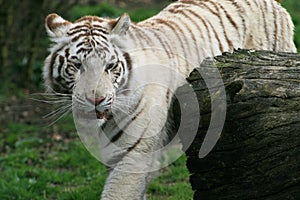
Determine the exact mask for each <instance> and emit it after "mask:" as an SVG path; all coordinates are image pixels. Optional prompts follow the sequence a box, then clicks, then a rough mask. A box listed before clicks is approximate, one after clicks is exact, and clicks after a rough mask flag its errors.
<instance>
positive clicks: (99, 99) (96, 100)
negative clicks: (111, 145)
mask: <svg viewBox="0 0 300 200" xmlns="http://www.w3.org/2000/svg"><path fill="white" fill-rule="evenodd" d="M87 100H88V101H89V102H90V103H92V104H94V105H95V106H98V105H99V104H100V103H102V102H103V101H104V100H105V97H102V96H101V97H96V98H89V97H87Z"/></svg>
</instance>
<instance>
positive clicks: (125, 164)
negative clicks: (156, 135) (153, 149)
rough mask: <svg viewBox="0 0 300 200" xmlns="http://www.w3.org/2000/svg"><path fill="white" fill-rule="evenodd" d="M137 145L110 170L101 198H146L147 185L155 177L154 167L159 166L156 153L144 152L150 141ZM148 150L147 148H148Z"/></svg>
mask: <svg viewBox="0 0 300 200" xmlns="http://www.w3.org/2000/svg"><path fill="white" fill-rule="evenodd" d="M143 140H147V139H141V141H140V144H137V145H136V146H135V149H132V150H131V151H130V152H129V153H128V154H127V155H126V156H124V157H123V158H122V160H121V161H119V162H118V163H117V165H116V166H115V167H114V168H113V169H112V170H111V171H110V173H109V175H108V177H107V180H106V183H105V186H104V189H103V192H102V196H101V200H124V199H130V200H143V199H146V194H145V193H146V189H147V185H148V184H149V183H150V182H151V179H152V178H153V177H154V176H153V174H155V173H156V172H153V171H152V170H153V169H157V168H158V165H159V163H158V161H157V159H156V156H155V154H152V153H147V152H143V150H145V146H143V145H146V144H147V142H148V143H149V141H143ZM146 151H147V150H146Z"/></svg>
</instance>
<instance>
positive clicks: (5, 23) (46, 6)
mask: <svg viewBox="0 0 300 200" xmlns="http://www.w3.org/2000/svg"><path fill="white" fill-rule="evenodd" d="M170 2H171V0H160V1H159V0H150V1H147V0H128V1H116V0H105V1H100V0H99V1H97V0H63V1H58V0H54V1H53V0H39V1H32V0H23V1H20V0H0V9H1V10H0V54H1V55H0V81H1V82H0V83H1V84H0V99H1V97H2V98H5V96H10V94H13V95H16V94H20V93H21V94H22V93H24V92H25V93H31V92H33V91H37V90H43V86H42V80H41V68H42V66H43V61H44V59H45V57H46V55H47V48H48V46H49V40H48V38H47V35H46V32H45V28H44V19H45V17H46V16H47V15H48V14H49V13H52V12H55V13H58V14H59V15H61V16H63V17H64V18H65V19H68V20H70V21H73V20H75V19H77V18H79V17H81V16H83V15H98V16H110V17H117V16H119V15H120V14H122V13H123V12H128V13H129V14H130V16H131V18H132V20H133V21H139V20H143V19H145V18H147V17H149V16H151V15H154V14H155V13H157V12H159V10H161V9H162V8H163V7H164V6H165V5H167V4H169V3H170ZM282 4H283V5H284V7H286V8H287V9H288V11H289V12H290V13H291V15H292V17H293V21H294V23H295V26H296V32H295V35H296V38H295V42H296V44H297V46H299V45H300V37H298V35H299V34H300V1H299V0H285V1H284V0H283V1H282Z"/></svg>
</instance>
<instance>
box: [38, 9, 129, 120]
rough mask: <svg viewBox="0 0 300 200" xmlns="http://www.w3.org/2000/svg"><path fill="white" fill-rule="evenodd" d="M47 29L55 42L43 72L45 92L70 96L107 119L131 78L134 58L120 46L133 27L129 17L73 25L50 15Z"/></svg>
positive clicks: (93, 19) (83, 20) (84, 19)
mask: <svg viewBox="0 0 300 200" xmlns="http://www.w3.org/2000/svg"><path fill="white" fill-rule="evenodd" d="M45 26H46V30H47V33H48V35H49V37H50V39H51V41H52V42H53V45H52V47H51V48H50V55H49V56H48V57H47V58H46V60H45V65H44V68H43V76H44V81H45V86H46V90H47V91H48V92H54V93H56V94H70V96H72V98H74V97H75V98H77V99H78V102H82V103H83V104H88V105H90V106H88V107H89V108H93V109H95V110H96V113H97V117H98V118H99V119H103V118H105V117H106V115H105V113H107V111H109V110H110V108H111V104H112V102H113V101H114V98H115V96H116V94H117V91H118V90H121V89H122V88H124V86H125V85H126V84H127V82H128V81H127V80H128V76H129V75H130V69H131V65H132V63H131V58H130V56H129V54H128V53H126V51H125V47H124V45H122V43H120V41H121V40H122V39H123V38H124V36H125V34H126V32H127V30H128V29H129V27H130V18H129V16H128V15H127V14H123V15H122V16H121V17H119V18H118V19H107V18H99V17H95V16H85V17H82V18H80V19H79V20H77V21H75V22H74V23H71V22H69V21H67V20H65V19H63V18H62V17H60V16H58V15H57V14H50V15H48V16H47V18H46V20H45ZM79 83H80V84H79ZM75 90H76V94H75V92H74V91H75ZM88 107H87V108H88Z"/></svg>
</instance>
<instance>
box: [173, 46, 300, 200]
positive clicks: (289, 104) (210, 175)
mask: <svg viewBox="0 0 300 200" xmlns="http://www.w3.org/2000/svg"><path fill="white" fill-rule="evenodd" d="M216 67H217V68H216ZM200 68H206V69H208V70H206V71H207V72H209V71H210V70H215V69H218V71H219V73H220V75H221V77H222V80H223V82H224V86H225V91H226V103H227V106H226V109H227V111H226V120H225V124H224V128H223V130H222V133H221V137H220V139H219V140H218V142H217V144H216V145H215V146H214V148H213V150H212V151H211V152H210V153H209V154H208V155H207V156H206V157H204V158H201V159H200V158H199V156H198V155H199V149H200V147H201V145H202V144H203V138H204V137H205V135H206V133H207V130H208V128H209V124H210V123H211V122H212V121H211V120H212V119H211V115H212V111H211V105H212V104H211V102H212V100H213V99H214V98H218V97H216V96H218V95H215V94H209V91H208V88H207V82H206V81H205V78H204V77H203V73H201V74H200V73H199V72H198V71H197V70H195V71H194V72H192V73H191V75H190V77H189V78H188V81H189V83H190V85H191V86H192V87H193V89H194V91H195V93H196V94H197V98H198V101H199V108H200V114H201V115H200V116H201V118H200V123H199V128H198V132H197V135H196V138H195V139H194V141H193V143H192V144H191V146H189V147H188V144H186V143H185V139H184V138H185V137H186V136H185V135H181V138H182V141H183V144H184V149H187V150H186V155H187V167H188V169H189V171H190V173H191V176H190V183H191V184H192V188H193V190H195V193H194V199H203V200H232V199H238V200H246V199H249V200H250V199H268V200H277V199H278V200H281V199H300V55H299V54H293V53H274V52H265V51H248V50H238V51H235V52H234V53H233V54H230V53H225V54H223V55H222V56H217V57H215V58H214V59H213V60H211V59H206V60H205V61H204V62H203V63H202V65H201V67H200ZM206 75H207V74H206ZM219 87H221V86H220V85H219ZM179 93H180V92H179ZM183 93H184V92H183ZM183 95H184V94H183ZM179 108H180V106H179V105H178V102H177V103H176V102H175V105H174V109H175V111H174V112H175V113H178V112H180V111H179V110H178V109H179ZM176 116H177V115H175V122H176V123H175V124H179V123H180V119H179V118H178V117H177V118H176ZM185 134H187V135H188V134H189V130H186V132H185Z"/></svg>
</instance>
